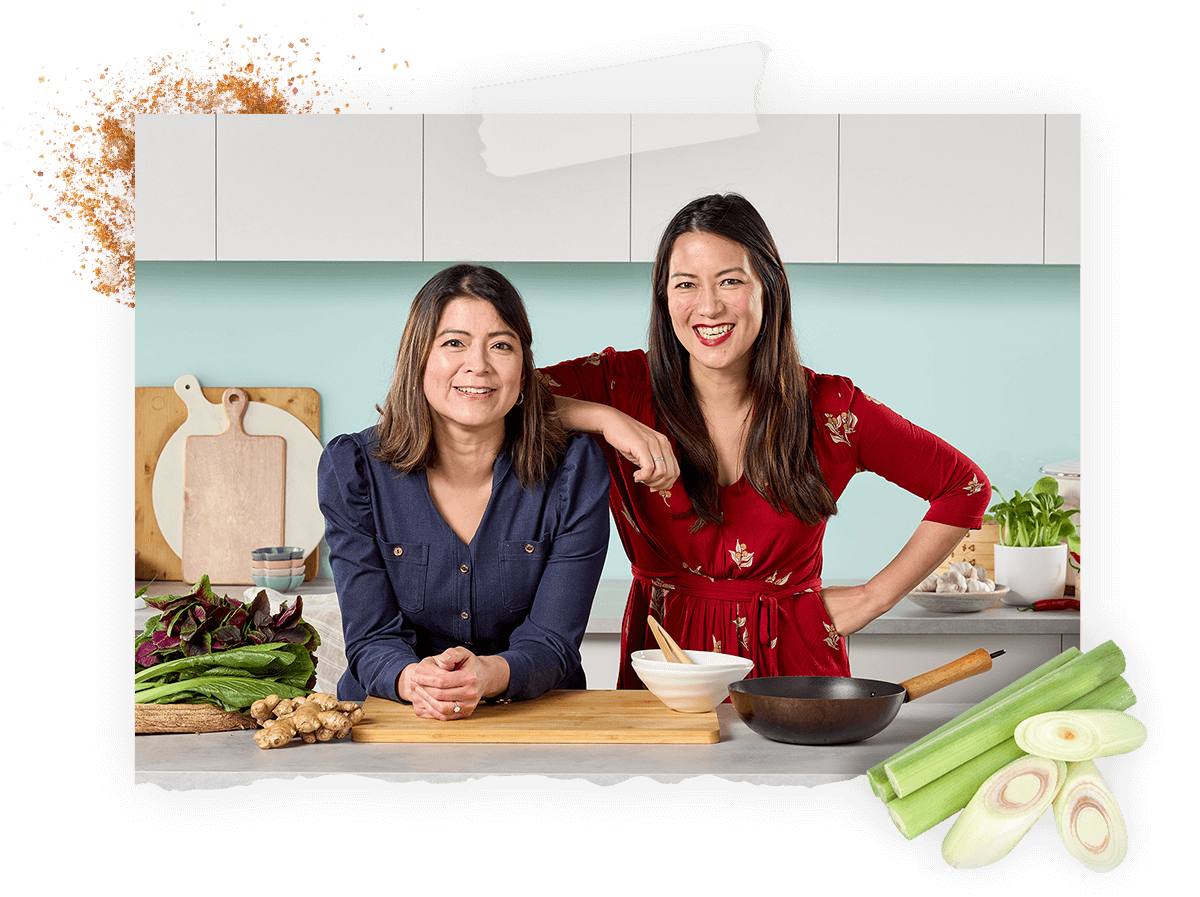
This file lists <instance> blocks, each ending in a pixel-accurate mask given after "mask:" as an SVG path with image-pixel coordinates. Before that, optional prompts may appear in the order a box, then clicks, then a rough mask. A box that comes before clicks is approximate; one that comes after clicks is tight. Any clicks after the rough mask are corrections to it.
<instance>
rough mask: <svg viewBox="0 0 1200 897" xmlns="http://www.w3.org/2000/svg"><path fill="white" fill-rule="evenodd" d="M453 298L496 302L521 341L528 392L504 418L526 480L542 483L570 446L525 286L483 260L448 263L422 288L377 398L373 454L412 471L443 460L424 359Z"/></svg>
mask: <svg viewBox="0 0 1200 897" xmlns="http://www.w3.org/2000/svg"><path fill="white" fill-rule="evenodd" d="M455 299H482V300H484V301H485V302H490V303H491V304H492V307H493V308H495V309H496V314H498V315H499V316H500V320H502V321H503V322H504V325H505V326H506V327H508V328H509V329H511V330H512V331H513V333H515V334H516V335H517V339H518V340H519V341H520V343H521V359H522V369H523V379H524V384H525V386H524V394H523V395H524V400H523V401H521V402H519V403H518V404H516V405H514V406H513V407H512V409H511V410H510V411H509V412H508V414H507V416H506V417H505V418H504V446H503V447H504V449H506V450H507V451H508V453H509V457H510V459H511V461H512V467H513V472H514V473H516V475H517V479H518V480H519V481H520V482H521V485H522V486H524V487H526V488H528V487H530V486H532V485H533V484H535V483H541V482H543V481H544V480H545V479H546V477H547V476H549V474H550V471H551V470H552V469H553V468H554V466H555V465H556V464H557V463H558V459H559V457H560V456H561V455H562V452H563V450H564V449H565V448H566V444H567V439H568V435H567V431H566V430H565V429H564V428H563V426H562V423H561V422H560V421H559V419H558V415H557V413H556V412H555V410H554V397H553V396H552V395H551V394H550V390H549V388H548V387H547V386H546V384H545V383H544V382H543V381H542V378H541V377H539V376H538V375H537V371H536V370H535V368H534V366H533V330H532V328H531V327H530V326H529V316H528V315H527V314H526V313H525V303H524V302H522V301H521V294H520V293H518V292H517V289H516V287H514V286H513V285H512V283H510V282H509V280H508V278H506V277H505V276H504V275H503V274H501V273H500V272H499V271H496V270H494V269H492V268H485V267H483V266H482V265H454V266H452V267H450V268H446V269H445V270H443V271H439V272H438V273H437V274H435V275H433V277H431V278H430V279H429V281H428V282H427V283H426V284H425V286H423V287H421V289H420V290H418V291H417V295H416V297H415V298H414V299H413V302H412V307H411V308H410V309H409V311H408V320H407V321H406V322H405V324H404V334H403V335H402V336H401V337H400V349H399V351H398V352H397V353H396V369H395V371H394V373H393V374H392V385H391V386H390V387H389V389H388V394H387V398H386V399H385V400H384V403H383V405H382V406H378V405H377V406H376V410H378V411H379V429H378V436H379V445H378V446H377V447H376V449H375V452H374V455H375V457H376V458H379V459H380V460H381V461H385V462H387V463H388V464H391V465H392V466H393V467H395V468H396V469H397V470H399V471H400V472H402V473H406V474H407V473H411V472H412V471H414V470H425V469H426V468H429V467H436V466H437V462H438V451H437V443H436V442H435V440H434V438H433V418H432V415H431V414H430V412H429V402H428V401H426V399H425V388H424V379H425V366H426V364H428V362H429V353H430V350H431V349H432V348H433V340H434V336H435V335H436V333H437V326H438V322H439V321H440V320H441V318H442V311H443V310H444V309H445V308H446V306H447V305H449V304H450V303H451V302H452V301H454V300H455Z"/></svg>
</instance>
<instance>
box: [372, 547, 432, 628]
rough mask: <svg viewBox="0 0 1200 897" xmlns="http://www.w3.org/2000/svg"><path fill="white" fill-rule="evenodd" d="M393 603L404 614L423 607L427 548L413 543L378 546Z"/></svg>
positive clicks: (420, 609)
mask: <svg viewBox="0 0 1200 897" xmlns="http://www.w3.org/2000/svg"><path fill="white" fill-rule="evenodd" d="M379 550H380V552H381V553H382V554H383V563H384V565H385V566H386V567H387V572H388V579H390V580H391V583H392V591H393V592H395V593H396V603H397V604H399V605H400V609H401V610H402V611H405V612H406V613H410V614H415V613H419V612H420V611H422V610H423V609H424V608H425V579H426V574H427V573H428V571H429V546H428V545H422V544H420V543H417V542H383V541H380V543H379Z"/></svg>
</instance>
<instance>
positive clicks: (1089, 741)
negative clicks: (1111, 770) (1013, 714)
mask: <svg viewBox="0 0 1200 897" xmlns="http://www.w3.org/2000/svg"><path fill="white" fill-rule="evenodd" d="M1013 738H1015V739H1016V740H1017V744H1019V745H1020V746H1021V748H1022V750H1024V751H1026V752H1027V753H1030V754H1037V755H1039V756H1041V757H1050V758H1052V759H1055V760H1070V761H1072V762H1077V761H1080V760H1095V759H1096V758H1097V757H1110V756H1112V755H1113V754H1125V753H1128V752H1129V751H1132V750H1134V749H1135V748H1139V747H1141V746H1142V744H1144V743H1145V741H1146V727H1145V726H1144V725H1142V722H1141V720H1139V719H1136V718H1135V717H1132V716H1130V715H1129V714H1128V713H1124V712H1122V711H1120V710H1060V711H1057V712H1052V713H1039V714H1038V715H1037V716H1031V717H1029V719H1027V720H1024V721H1023V722H1022V723H1021V724H1020V725H1019V726H1017V729H1016V731H1015V732H1014V733H1013Z"/></svg>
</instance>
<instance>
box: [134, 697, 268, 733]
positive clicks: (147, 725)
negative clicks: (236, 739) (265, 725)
mask: <svg viewBox="0 0 1200 897" xmlns="http://www.w3.org/2000/svg"><path fill="white" fill-rule="evenodd" d="M257 728H258V723H257V722H255V721H254V717H252V716H246V715H245V714H244V713H230V712H228V711H225V710H220V709H219V708H217V707H214V706H213V705H212V704H134V705H133V731H134V734H135V735H151V734H154V733H166V732H173V733H176V734H179V733H186V734H196V733H199V732H230V731H233V730H234V729H257Z"/></svg>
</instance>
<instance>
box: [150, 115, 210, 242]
mask: <svg viewBox="0 0 1200 897" xmlns="http://www.w3.org/2000/svg"><path fill="white" fill-rule="evenodd" d="M134 127H135V129H136V138H137V139H136V149H135V153H136V158H135V164H136V168H137V195H136V216H135V221H134V227H135V240H134V247H135V248H134V253H135V258H136V260H137V261H139V262H145V261H156V260H182V261H209V262H211V261H213V260H214V259H216V257H217V225H216V178H217V172H216V159H217V147H216V116H214V115H138V116H137V118H136V120H135V122H134Z"/></svg>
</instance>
